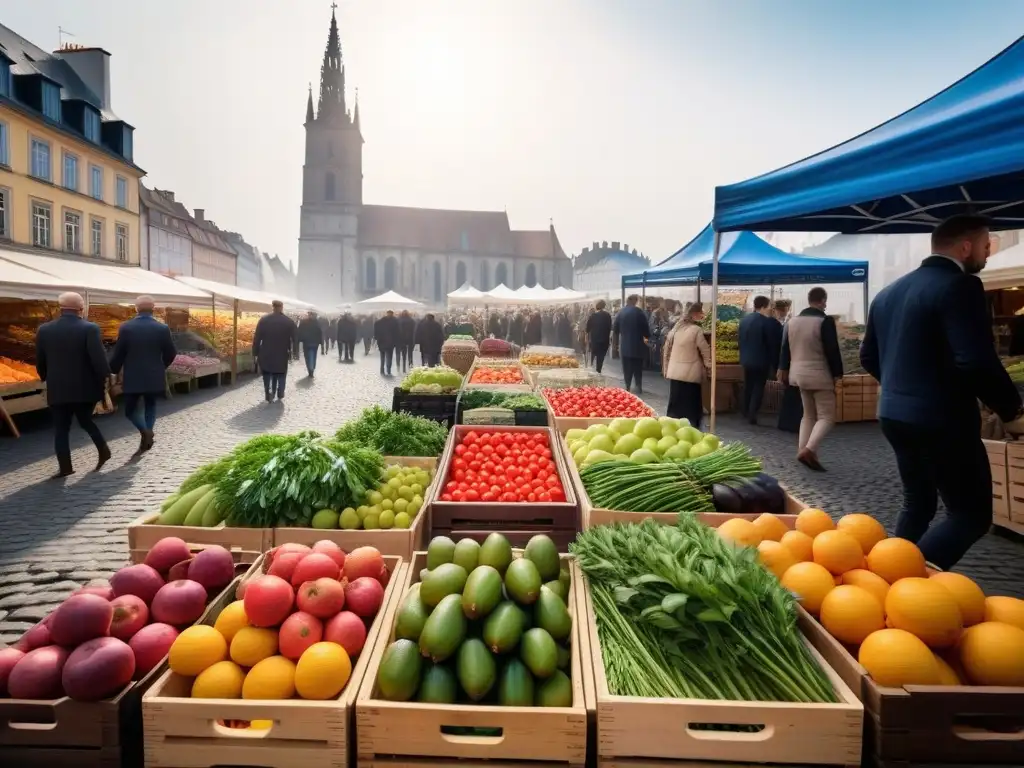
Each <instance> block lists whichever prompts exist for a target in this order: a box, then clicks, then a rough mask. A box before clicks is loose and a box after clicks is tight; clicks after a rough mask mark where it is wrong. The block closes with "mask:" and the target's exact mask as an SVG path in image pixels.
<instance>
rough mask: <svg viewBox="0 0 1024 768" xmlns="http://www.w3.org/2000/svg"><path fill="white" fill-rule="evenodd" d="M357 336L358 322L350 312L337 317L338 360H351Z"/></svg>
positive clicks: (346, 361)
mask: <svg viewBox="0 0 1024 768" xmlns="http://www.w3.org/2000/svg"><path fill="white" fill-rule="evenodd" d="M358 336H359V324H358V323H357V322H356V319H355V318H354V317H352V313H351V312H346V313H345V314H344V315H342V316H341V317H339V318H338V360H340V361H341V362H343V363H351V362H352V355H353V354H355V351H356V339H357V338H358Z"/></svg>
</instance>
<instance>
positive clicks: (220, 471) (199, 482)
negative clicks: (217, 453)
mask: <svg viewBox="0 0 1024 768" xmlns="http://www.w3.org/2000/svg"><path fill="white" fill-rule="evenodd" d="M234 461H235V456H234V452H232V453H229V454H228V455H227V456H224V457H222V458H219V459H217V460H216V461H211V462H210V463H209V464H203V466H201V467H199V469H197V470H196V471H195V472H193V473H192V474H191V475H189V476H188V477H186V478H185V482H183V483H182V484H181V487H180V488H179V489H178V493H181V494H185V493H188V492H189V491H194V490H195V489H196V488H199V487H200V486H203V485H215V484H216V483H217V482H218V481H219V480H220V479H221V478H222V477H224V475H226V474H227V473H228V470H229V469H231V465H232V464H233V463H234Z"/></svg>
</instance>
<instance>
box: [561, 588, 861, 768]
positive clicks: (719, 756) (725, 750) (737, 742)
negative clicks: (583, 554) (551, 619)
mask: <svg viewBox="0 0 1024 768" xmlns="http://www.w3.org/2000/svg"><path fill="white" fill-rule="evenodd" d="M581 575H582V574H581ZM580 586H581V587H582V596H581V597H582V601H583V603H584V604H585V606H586V615H585V619H586V622H587V624H586V628H585V631H586V633H587V634H588V635H589V638H590V659H591V669H592V671H593V675H594V690H595V698H596V708H597V763H598V765H602V766H603V765H634V766H635V765H656V764H658V763H657V762H653V763H652V762H650V761H660V760H667V761H671V762H670V763H668V766H677V767H678V768H682V767H683V766H685V765H690V763H677V762H676V761H683V760H685V761H693V760H698V761H700V760H704V761H715V762H714V765H716V766H719V768H722V763H720V762H717V761H725V762H727V763H754V762H757V763H773V764H786V765H834V766H855V765H860V759H861V745H862V729H863V721H864V707H863V705H862V704H861V703H860V701H858V699H857V696H856V695H855V694H854V692H853V691H852V690H851V689H850V687H849V686H848V685H847V684H846V683H845V682H844V681H843V679H842V678H841V677H840V676H839V675H838V674H836V672H835V671H834V670H833V669H832V668H831V667H830V666H829V664H828V663H827V661H826V660H825V659H824V658H823V657H822V655H821V654H820V653H818V651H817V650H815V648H814V646H813V645H812V644H810V643H808V647H809V648H810V650H811V652H812V654H813V655H814V658H815V659H816V660H817V661H818V663H819V664H821V666H822V669H824V671H825V673H826V674H827V675H828V678H829V680H830V681H831V683H832V685H833V687H834V688H835V690H836V695H837V696H838V698H839V700H840V701H839V703H837V704H806V703H800V704H797V703H788V702H753V701H708V700H704V699H648V698H639V697H632V696H614V695H612V694H611V693H610V692H609V690H608V681H607V678H606V677H605V671H604V660H603V659H602V657H601V647H600V642H599V640H598V635H597V624H596V621H595V616H594V611H593V605H592V603H591V600H590V593H589V586H588V584H587V580H586V577H585V576H584V577H583V578H582V581H581V585H580ZM687 723H721V724H732V723H735V724H741V725H759V726H763V730H761V731H760V732H758V733H753V734H752V733H736V732H733V731H724V730H723V731H710V730H708V731H705V730H701V731H691V730H690V729H689V728H688V727H687ZM652 734H657V738H652ZM622 760H624V761H627V762H619V761H622ZM609 761H612V762H609ZM666 768H667V767H666Z"/></svg>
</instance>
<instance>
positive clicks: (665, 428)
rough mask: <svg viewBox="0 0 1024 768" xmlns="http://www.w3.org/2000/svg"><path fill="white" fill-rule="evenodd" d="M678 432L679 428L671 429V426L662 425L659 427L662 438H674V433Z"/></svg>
mask: <svg viewBox="0 0 1024 768" xmlns="http://www.w3.org/2000/svg"><path fill="white" fill-rule="evenodd" d="M678 431H679V427H673V426H672V425H671V424H662V425H661V436H662V437H668V436H669V435H672V437H675V436H676V432H678Z"/></svg>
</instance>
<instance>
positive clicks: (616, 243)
mask: <svg viewBox="0 0 1024 768" xmlns="http://www.w3.org/2000/svg"><path fill="white" fill-rule="evenodd" d="M620 245H622V243H620V242H619V241H618V240H612V250H613V251H617V250H619V246H620Z"/></svg>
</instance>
